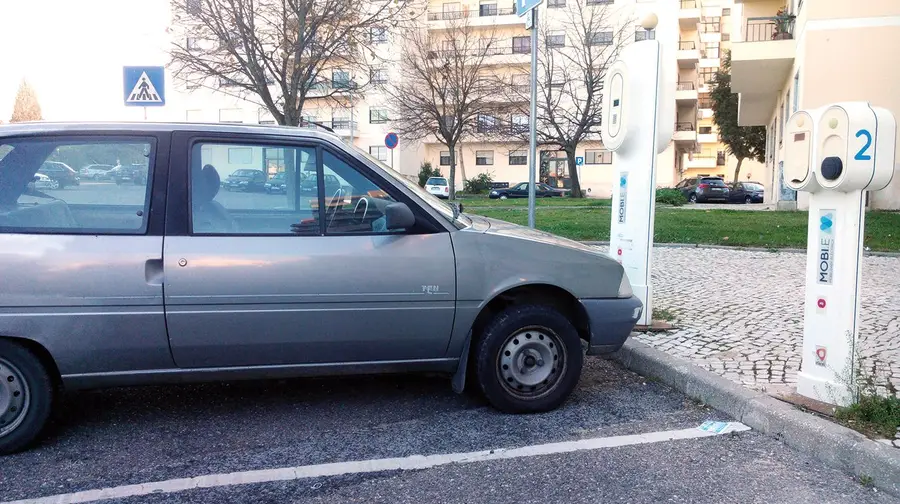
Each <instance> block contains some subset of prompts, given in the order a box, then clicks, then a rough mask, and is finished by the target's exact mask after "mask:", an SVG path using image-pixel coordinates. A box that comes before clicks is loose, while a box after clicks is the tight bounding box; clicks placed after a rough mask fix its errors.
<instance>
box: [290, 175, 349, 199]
mask: <svg viewBox="0 0 900 504" xmlns="http://www.w3.org/2000/svg"><path fill="white" fill-rule="evenodd" d="M342 188H343V184H341V181H340V180H338V178H337V177H335V176H334V175H331V174H328V173H326V174H325V194H327V195H329V196H334V195H335V194H337V192H338V191H339V190H340V189H342ZM318 191H319V177H318V175H316V174H315V173H313V174H310V176H309V177H306V178H305V179H303V181H302V182H300V194H305V195H310V194H316V193H317V192H318Z"/></svg>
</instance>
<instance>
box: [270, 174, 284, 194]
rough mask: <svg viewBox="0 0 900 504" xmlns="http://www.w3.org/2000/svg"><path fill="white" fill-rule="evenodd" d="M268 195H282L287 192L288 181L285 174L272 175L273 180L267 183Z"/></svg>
mask: <svg viewBox="0 0 900 504" xmlns="http://www.w3.org/2000/svg"><path fill="white" fill-rule="evenodd" d="M265 189H266V194H282V193H285V192H286V191H287V185H286V179H285V174H284V172H281V173H276V174H275V175H272V178H270V179H269V181H268V182H266V185H265Z"/></svg>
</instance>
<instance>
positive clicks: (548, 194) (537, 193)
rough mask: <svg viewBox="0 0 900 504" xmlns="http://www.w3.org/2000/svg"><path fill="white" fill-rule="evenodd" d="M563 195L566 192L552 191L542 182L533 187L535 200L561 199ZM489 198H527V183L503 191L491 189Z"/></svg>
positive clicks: (551, 188) (552, 189)
mask: <svg viewBox="0 0 900 504" xmlns="http://www.w3.org/2000/svg"><path fill="white" fill-rule="evenodd" d="M565 194H566V191H564V190H562V189H554V188H553V187H550V186H548V185H547V184H544V183H542V182H538V183H537V184H535V185H534V197H535V198H554V197H562V196H563V195H565ZM489 196H490V198H491V199H506V198H527V197H528V182H520V183H518V184H516V185H514V186H512V187H507V188H505V189H491V192H490V194H489Z"/></svg>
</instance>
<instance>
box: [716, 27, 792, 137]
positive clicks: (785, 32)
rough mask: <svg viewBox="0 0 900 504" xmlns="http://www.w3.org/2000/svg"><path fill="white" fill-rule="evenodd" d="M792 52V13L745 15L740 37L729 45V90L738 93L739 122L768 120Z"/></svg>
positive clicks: (763, 121) (756, 124) (745, 124)
mask: <svg viewBox="0 0 900 504" xmlns="http://www.w3.org/2000/svg"><path fill="white" fill-rule="evenodd" d="M796 53H797V42H796V41H795V40H794V19H793V17H774V16H773V17H751V18H747V23H746V26H745V29H744V41H743V42H735V43H734V44H732V45H731V90H732V91H733V92H735V93H739V94H740V101H739V103H740V104H739V106H738V124H739V125H740V126H762V125H765V124H766V123H767V122H768V120H769V117H770V116H771V114H772V111H773V110H774V109H775V104H776V102H777V99H778V97H777V94H778V93H779V92H780V90H781V89H782V88H783V87H784V84H785V81H786V80H787V79H788V76H789V74H790V72H791V68H792V67H793V66H794V58H795V56H796Z"/></svg>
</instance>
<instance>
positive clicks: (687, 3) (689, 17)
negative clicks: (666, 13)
mask: <svg viewBox="0 0 900 504" xmlns="http://www.w3.org/2000/svg"><path fill="white" fill-rule="evenodd" d="M699 23H700V0H681V9H679V10H678V24H679V25H681V29H682V30H696V29H697V25H698V24H699Z"/></svg>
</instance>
